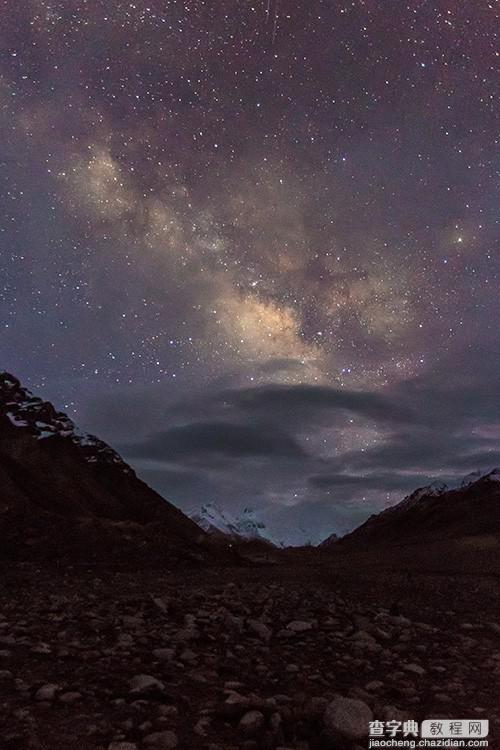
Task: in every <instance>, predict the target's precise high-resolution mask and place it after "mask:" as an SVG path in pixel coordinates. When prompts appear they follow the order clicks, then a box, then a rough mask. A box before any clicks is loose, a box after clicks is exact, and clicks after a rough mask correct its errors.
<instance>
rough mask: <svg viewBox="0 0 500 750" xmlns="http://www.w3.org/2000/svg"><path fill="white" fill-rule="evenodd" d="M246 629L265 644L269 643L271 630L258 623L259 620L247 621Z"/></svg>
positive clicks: (271, 634)
mask: <svg viewBox="0 0 500 750" xmlns="http://www.w3.org/2000/svg"><path fill="white" fill-rule="evenodd" d="M248 627H249V628H250V630H253V632H254V633H255V634H256V635H258V636H259V638H261V639H262V640H263V641H265V642H266V643H269V641H270V640H271V638H272V636H273V631H272V630H271V628H268V627H267V625H265V624H264V623H263V622H260V620H249V621H248Z"/></svg>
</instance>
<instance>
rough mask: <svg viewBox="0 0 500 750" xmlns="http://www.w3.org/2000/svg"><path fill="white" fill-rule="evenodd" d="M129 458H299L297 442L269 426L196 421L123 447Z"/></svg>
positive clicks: (171, 459)
mask: <svg viewBox="0 0 500 750" xmlns="http://www.w3.org/2000/svg"><path fill="white" fill-rule="evenodd" d="M122 450H123V451H124V452H125V453H126V455H128V456H130V457H133V458H152V459H163V460H166V461H174V460H179V459H183V460H191V459H199V458H200V457H207V456H210V455H212V456H214V457H217V456H224V457H226V458H243V457H246V456H266V457H269V458H274V457H288V458H299V457H303V456H304V455H305V451H304V450H303V448H302V447H301V446H300V445H299V443H298V442H297V441H296V440H295V439H294V438H292V437H291V436H290V435H287V434H286V433H284V432H283V431H282V430H280V429H278V428H276V427H274V426H273V425H270V424H268V425H258V426H257V425H255V426H254V425H249V424H232V423H228V422H199V423H193V424H188V425H183V426H180V427H174V428H172V429H170V430H167V431H165V432H160V433H157V434H155V435H153V436H152V437H150V438H148V439H147V440H145V441H144V442H143V443H139V444H136V445H127V446H123V448H122Z"/></svg>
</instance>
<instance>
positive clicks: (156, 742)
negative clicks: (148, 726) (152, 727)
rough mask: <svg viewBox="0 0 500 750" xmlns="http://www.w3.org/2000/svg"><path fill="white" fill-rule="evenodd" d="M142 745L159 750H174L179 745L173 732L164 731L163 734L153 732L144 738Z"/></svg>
mask: <svg viewBox="0 0 500 750" xmlns="http://www.w3.org/2000/svg"><path fill="white" fill-rule="evenodd" d="M143 741H144V744H145V745H146V746H147V747H158V748H160V749H161V750H174V748H176V747H177V745H178V744H179V740H178V739H177V735H176V734H175V732H171V731H170V729H166V730H165V731H164V732H153V734H148V735H147V736H146V737H144V740H143Z"/></svg>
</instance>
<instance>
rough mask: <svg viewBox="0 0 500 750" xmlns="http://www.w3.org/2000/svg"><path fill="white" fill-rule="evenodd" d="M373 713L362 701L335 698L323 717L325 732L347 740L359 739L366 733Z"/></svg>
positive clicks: (333, 736)
mask: <svg viewBox="0 0 500 750" xmlns="http://www.w3.org/2000/svg"><path fill="white" fill-rule="evenodd" d="M372 720H373V714H372V711H371V709H370V707H369V706H367V705H366V703H364V702H363V701H358V700H355V699H353V698H336V699H335V700H334V701H332V703H330V705H329V706H328V707H327V709H326V711H325V715H324V718H323V721H324V724H325V729H326V732H327V734H328V735H329V736H330V737H332V738H335V737H337V736H338V735H340V736H341V737H345V738H346V739H349V740H360V739H362V738H363V737H366V736H367V735H368V730H369V722H370V721H372Z"/></svg>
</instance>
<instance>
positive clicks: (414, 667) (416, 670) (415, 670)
mask: <svg viewBox="0 0 500 750" xmlns="http://www.w3.org/2000/svg"><path fill="white" fill-rule="evenodd" d="M403 669H404V670H405V671H406V672H411V673H412V674H416V675H418V676H419V677H422V675H424V674H425V669H424V668H423V667H421V666H420V664H404V665H403Z"/></svg>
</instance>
